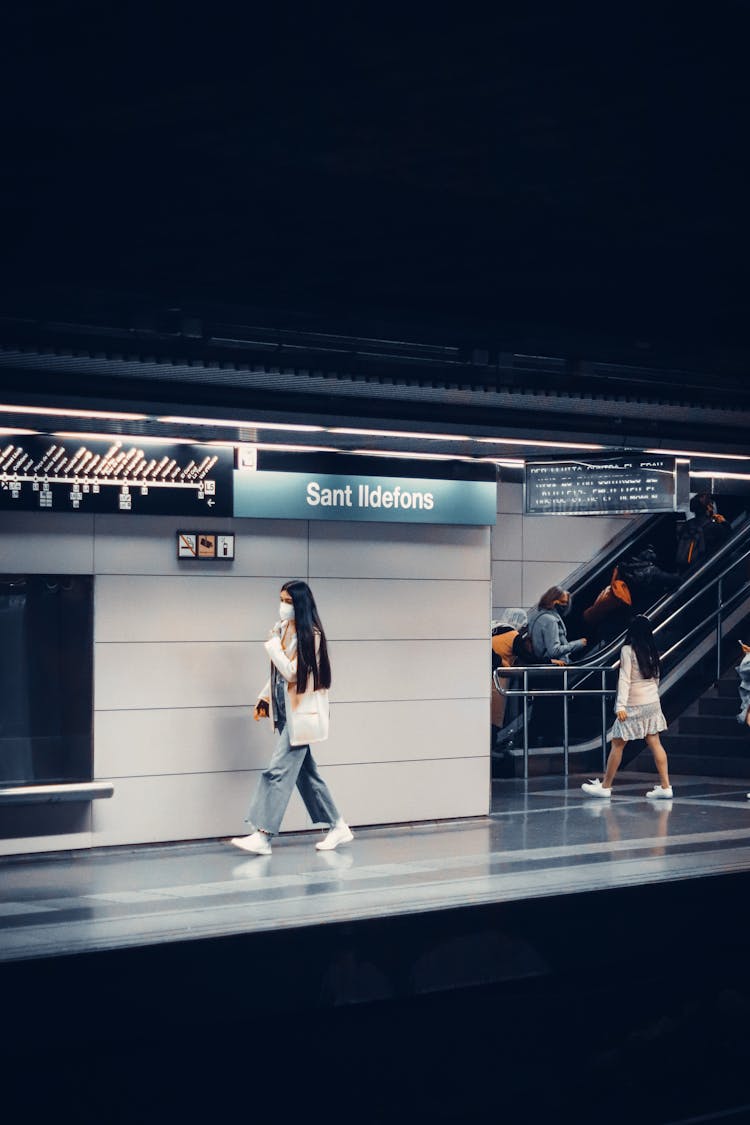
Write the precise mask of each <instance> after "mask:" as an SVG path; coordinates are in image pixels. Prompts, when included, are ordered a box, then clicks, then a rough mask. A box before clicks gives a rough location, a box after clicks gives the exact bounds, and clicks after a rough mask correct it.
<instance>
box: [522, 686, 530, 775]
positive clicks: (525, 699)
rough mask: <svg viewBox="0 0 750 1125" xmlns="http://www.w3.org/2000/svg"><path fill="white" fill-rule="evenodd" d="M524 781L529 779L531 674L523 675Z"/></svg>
mask: <svg viewBox="0 0 750 1125" xmlns="http://www.w3.org/2000/svg"><path fill="white" fill-rule="evenodd" d="M523 779H524V781H528V779H529V673H528V672H527V671H525V670H524V673H523Z"/></svg>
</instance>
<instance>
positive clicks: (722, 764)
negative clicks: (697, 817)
mask: <svg viewBox="0 0 750 1125" xmlns="http://www.w3.org/2000/svg"><path fill="white" fill-rule="evenodd" d="M629 768H630V769H633V770H638V771H639V772H640V773H653V774H654V775H655V774H656V769H655V767H654V763H653V759H652V758H651V755H650V753H649V752H648V751H646V752H645V753H643V754H639V755H638V757H637V758H636V759H635V761H634V762H632V763H631V765H630V767H629ZM669 772H670V774H671V775H672V776H673V777H676V776H677V775H678V774H681V773H682V774H687V775H688V776H689V777H701V776H704V777H747V778H750V755H748V757H746V758H702V757H700V755H692V754H690V755H687V754H673V753H670V755H669ZM623 776H624V777H626V776H627V774H623ZM748 790H750V784H749V785H748ZM679 795H680V791H679V787H678V788H677V789H676V790H675V797H679ZM748 808H749V809H750V801H748Z"/></svg>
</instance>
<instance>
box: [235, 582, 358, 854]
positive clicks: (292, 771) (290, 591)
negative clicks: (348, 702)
mask: <svg viewBox="0 0 750 1125" xmlns="http://www.w3.org/2000/svg"><path fill="white" fill-rule="evenodd" d="M265 649H266V652H267V653H268V655H269V657H270V658H271V675H270V677H269V679H268V681H267V683H266V684H265V686H264V687H263V689H262V691H261V692H260V695H259V697H258V702H257V703H256V704H255V710H254V712H253V717H254V719H255V720H256V722H257V721H259V720H260V719H265V718H269V717H270V718H271V720H272V722H273V726H274V730H276V731H278V734H279V741H278V744H277V746H276V749H275V751H274V753H273V756H272V758H271V761H270V763H269V765H268V768H267V769H265V770H264V771H263V773H262V774H261V775H260V779H259V781H258V787H257V789H256V791H255V794H254V795H253V799H252V801H251V803H250V811H249V812H248V815H247V817H246V822H247V823H249V824H250V825H251V827H252V829H253V831H252V833H251V835H249V836H235V837H233V839H232V841H231V842H232V843H233V844H234V845H235V846H236V847H238V848H242V850H243V851H246V852H254V853H255V854H256V855H270V854H271V838H272V837H273V836H274V835H275V834H276V833H277V832H278V831H279V828H280V827H281V821H282V820H283V817H284V813H285V812H286V807H287V805H288V804H289V799H290V797H291V795H292V790H293V789H294V786H295V785H296V786H297V788H298V789H299V792H300V796H301V797H302V800H303V801H304V804H305V808H306V809H307V812H308V814H309V816H310V819H311V820H312V822H313V824H321V823H322V824H328V825H329V832H328V834H327V835H326V836H325V838H324V839H323V840H320V841H319V842H318V843H317V844H316V845H315V847H316V848H317V849H318V850H319V851H332V850H333V849H334V848H337V847H338V846H339V844H347V843H349V841H350V840H352V839H353V838H354V835H353V833H352V831H351V829H350V828H349V826H348V825H347V824H346V822H345V821H344V820H343V818H342V817H341V816H340V814H339V811H338V809H337V808H336V805H335V803H334V800H333V797H332V796H331V793H330V790H329V789H328V786H327V785H326V783H325V781H324V780H323V778H322V777H321V775H320V772H319V770H318V767H317V764H316V762H315V759H314V758H313V756H312V753H311V751H310V743H312V742H322V741H324V739H326V738H327V737H328V688H329V687H330V686H331V665H330V661H329V659H328V646H327V643H326V635H325V632H324V631H323V625H322V623H321V620H320V617H319V616H318V610H317V606H316V605H315V599H314V598H313V595H312V590H311V589H310V587H309V586H308V585H307V583H306V582H300V581H297V580H294V581H291V582H285V583H284V585H283V586H282V587H281V604H280V605H279V621H277V622H276V624H275V625H274V627H273V629H271V632H270V633H269V637H268V640H267V641H266V642H265Z"/></svg>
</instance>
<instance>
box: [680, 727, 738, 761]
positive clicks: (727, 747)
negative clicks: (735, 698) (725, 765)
mask: <svg viewBox="0 0 750 1125" xmlns="http://www.w3.org/2000/svg"><path fill="white" fill-rule="evenodd" d="M661 741H662V745H663V746H664V749H665V750H666V751H667V753H668V754H669V755H670V757H671V755H672V754H689V755H696V754H697V755H700V756H701V757H709V758H716V757H720V758H735V757H736V758H747V759H748V761H750V739H749V738H748V737H747V735H744V734H743V733H742V732H740V735H739V737H733V738H729V737H727V736H725V735H714V734H712V735H710V736H708V737H705V736H703V735H699V734H665V735H662V736H661Z"/></svg>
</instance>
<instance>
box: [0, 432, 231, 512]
mask: <svg viewBox="0 0 750 1125" xmlns="http://www.w3.org/2000/svg"><path fill="white" fill-rule="evenodd" d="M233 468H234V457H233V451H232V450H231V449H229V448H227V447H224V446H211V445H187V444H186V445H183V444H181V443H179V444H178V443H174V444H165V443H164V442H156V441H153V442H150V441H148V439H145V438H125V437H123V438H113V439H112V440H111V441H110V440H107V439H102V440H100V439H90V438H88V437H87V436H86V434H81V436H80V438H79V437H74V438H71V437H65V438H62V437H57V436H54V435H50V436H42V435H30V436H29V435H25V434H24V435H20V434H19V435H15V434H11V435H10V436H9V437H8V438H7V439H6V440H5V442H4V443H3V444H0V511H8V510H13V509H15V510H17V511H18V510H21V511H53V512H77V511H80V512H122V513H128V512H134V513H138V514H140V515H200V514H203V515H204V516H231V514H232V472H233Z"/></svg>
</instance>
